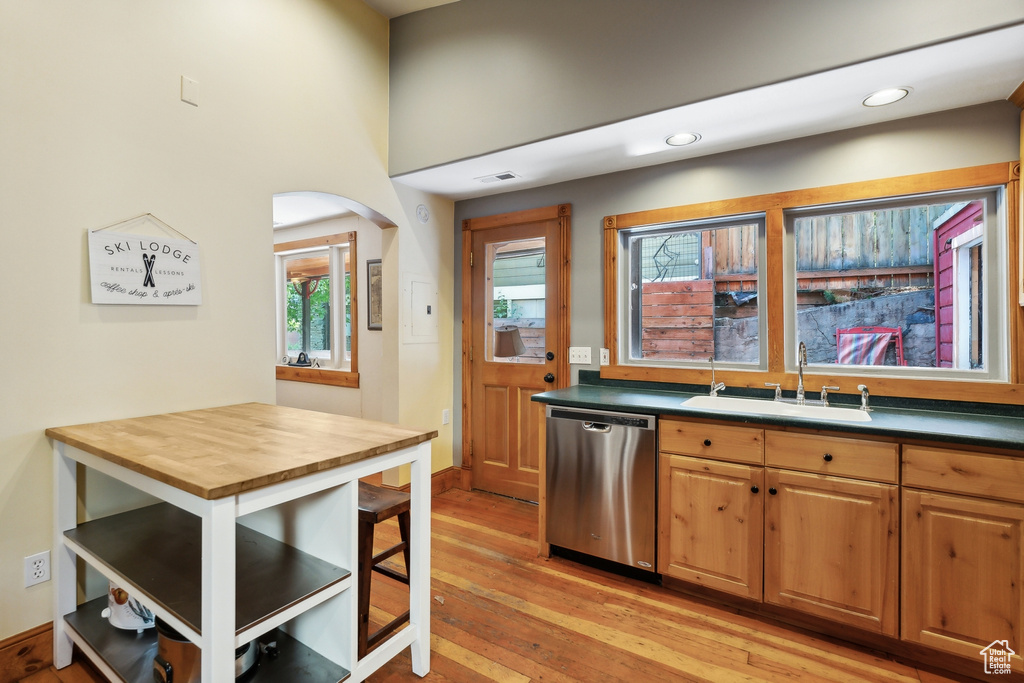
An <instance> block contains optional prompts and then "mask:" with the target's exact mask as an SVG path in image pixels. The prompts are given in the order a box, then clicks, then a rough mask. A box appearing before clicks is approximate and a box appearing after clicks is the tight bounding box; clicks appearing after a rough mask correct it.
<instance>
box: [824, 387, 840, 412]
mask: <svg viewBox="0 0 1024 683" xmlns="http://www.w3.org/2000/svg"><path fill="white" fill-rule="evenodd" d="M830 391H839V387H822V388H821V405H822V406H823V407H825V408H828V392H830Z"/></svg>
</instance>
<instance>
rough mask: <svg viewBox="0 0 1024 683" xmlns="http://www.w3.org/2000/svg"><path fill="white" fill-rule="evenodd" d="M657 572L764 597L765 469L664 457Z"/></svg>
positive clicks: (745, 595) (674, 456)
mask: <svg viewBox="0 0 1024 683" xmlns="http://www.w3.org/2000/svg"><path fill="white" fill-rule="evenodd" d="M659 468H660V469H659V475H658V478H659V480H660V485H659V494H660V495H659V511H658V519H659V523H658V534H659V537H658V571H659V572H661V573H662V574H664V575H666V576H672V577H675V578H677V579H682V580H684V581H692V582H694V583H698V584H701V585H703V586H707V587H708V588H714V589H717V590H721V591H725V592H727V593H732V594H734V595H741V596H743V597H746V598H753V599H755V600H760V599H761V571H762V564H761V562H762V557H763V553H764V545H763V533H762V529H763V528H764V527H763V523H764V502H763V501H764V495H763V494H764V491H763V487H762V483H763V479H764V468H763V467H760V466H757V467H751V466H749V465H734V464H731V463H723V462H716V461H713V460H704V459H701V458H689V457H684V456H679V455H669V454H666V453H662V455H661V459H660V462H659Z"/></svg>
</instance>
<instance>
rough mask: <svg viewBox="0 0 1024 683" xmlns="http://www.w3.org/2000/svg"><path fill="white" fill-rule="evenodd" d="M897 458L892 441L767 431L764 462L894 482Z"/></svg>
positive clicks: (791, 468) (811, 470) (772, 464)
mask: <svg viewBox="0 0 1024 683" xmlns="http://www.w3.org/2000/svg"><path fill="white" fill-rule="evenodd" d="M898 463H899V458H898V456H897V446H896V444H894V443H885V442H882V441H865V440H862V439H844V438H840V437H834V436H819V435H817V434H790V433H788V432H773V431H769V432H768V433H767V434H766V435H765V464H767V465H770V466H772V467H781V468H783V469H789V470H803V471H805V472H818V473H820V474H834V475H837V476H841V477H852V478H854V479H869V480H871V481H881V482H886V483H891V484H895V483H896V474H897V470H898Z"/></svg>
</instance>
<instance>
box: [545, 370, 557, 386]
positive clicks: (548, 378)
mask: <svg viewBox="0 0 1024 683" xmlns="http://www.w3.org/2000/svg"><path fill="white" fill-rule="evenodd" d="M544 381H545V382H547V383H548V384H551V383H552V382H554V381H555V376H554V375H552V374H551V373H550V372H549V373H548V374H546V375H544Z"/></svg>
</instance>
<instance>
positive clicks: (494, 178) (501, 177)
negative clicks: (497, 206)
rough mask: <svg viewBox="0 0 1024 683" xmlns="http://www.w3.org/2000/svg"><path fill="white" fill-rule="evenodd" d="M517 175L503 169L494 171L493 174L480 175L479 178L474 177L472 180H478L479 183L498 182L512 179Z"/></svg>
mask: <svg viewBox="0 0 1024 683" xmlns="http://www.w3.org/2000/svg"><path fill="white" fill-rule="evenodd" d="M518 177H519V176H517V175H516V174H515V173H513V172H512V171H505V172H503V173H495V174H493V175H485V176H480V177H479V178H474V180H478V181H480V182H481V183H500V182H502V181H505V180H514V179H515V178H518Z"/></svg>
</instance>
